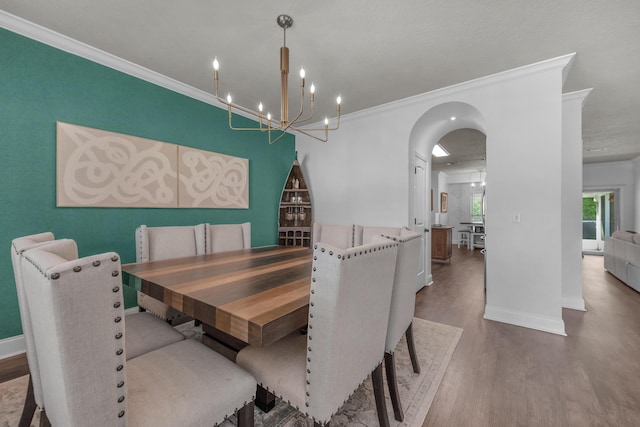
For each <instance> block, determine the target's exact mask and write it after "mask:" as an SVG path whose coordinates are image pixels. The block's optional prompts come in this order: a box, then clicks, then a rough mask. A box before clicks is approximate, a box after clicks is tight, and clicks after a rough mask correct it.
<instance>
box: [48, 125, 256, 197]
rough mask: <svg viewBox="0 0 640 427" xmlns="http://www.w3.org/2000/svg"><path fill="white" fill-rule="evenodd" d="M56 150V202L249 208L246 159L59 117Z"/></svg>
mask: <svg viewBox="0 0 640 427" xmlns="http://www.w3.org/2000/svg"><path fill="white" fill-rule="evenodd" d="M56 149H57V170H56V191H57V205H58V206H60V207H68V206H87V207H136V208H177V207H189V208H192V207H203V208H245V209H246V208H248V207H249V185H248V163H249V161H248V160H247V159H240V158H236V157H232V156H226V155H223V154H218V153H213V152H209V151H204V150H195V149H191V148H187V147H179V146H178V145H175V144H169V143H166V142H159V141H154V140H150V139H145V138H139V137H135V136H130V135H123V134H119V133H114V132H108V131H103V130H99V129H92V128H87V127H83V126H77V125H72V124H69V123H62V122H58V123H57V147H56ZM179 151H180V152H181V153H182V154H181V155H179ZM179 159H181V160H179ZM179 163H180V166H178V164H179Z"/></svg>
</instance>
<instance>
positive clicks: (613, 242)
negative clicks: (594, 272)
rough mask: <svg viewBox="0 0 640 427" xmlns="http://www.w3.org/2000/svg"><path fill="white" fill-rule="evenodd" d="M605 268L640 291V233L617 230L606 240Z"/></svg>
mask: <svg viewBox="0 0 640 427" xmlns="http://www.w3.org/2000/svg"><path fill="white" fill-rule="evenodd" d="M604 268H606V269H607V271H609V273H611V274H613V275H614V276H616V277H617V278H618V279H620V280H622V281H623V282H624V283H626V284H627V285H628V286H630V287H632V288H633V289H635V290H636V291H638V292H640V234H638V233H634V232H630V231H616V232H614V233H613V235H612V236H611V237H607V238H606V239H605V241H604Z"/></svg>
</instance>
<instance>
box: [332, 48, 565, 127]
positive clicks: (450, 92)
mask: <svg viewBox="0 0 640 427" xmlns="http://www.w3.org/2000/svg"><path fill="white" fill-rule="evenodd" d="M575 56H576V53H575V52H573V53H569V54H566V55H562V56H558V57H556V58H551V59H547V60H544V61H540V62H536V63H533V64H529V65H524V66H522V67H518V68H513V69H511V70H507V71H501V72H499V73H496V74H490V75H488V76H484V77H479V78H477V79H473V80H468V81H466V82H462V83H457V84H454V85H451V86H447V87H443V88H441V89H435V90H432V91H431V92H426V93H422V94H419V95H414V96H410V97H408V98H403V99H399V100H397V101H391V102H388V103H386V104H382V105H378V106H375V107H371V108H367V109H365V110H360V111H356V112H354V113H351V114H346V115H344V116H342V117H341V118H340V120H343V121H349V120H355V119H357V118H360V117H362V116H370V115H372V114H378V113H387V112H388V111H390V110H395V109H397V108H406V107H411V106H413V105H416V104H424V103H426V102H428V101H432V100H435V99H439V98H445V97H450V96H454V95H457V94H459V93H460V92H464V91H468V90H472V89H477V88H481V87H485V86H491V85H495V84H499V83H503V82H506V81H510V80H517V79H521V78H525V77H529V76H532V75H536V74H542V73H546V72H549V71H554V70H559V69H561V70H562V73H563V74H562V81H563V83H564V79H565V78H566V75H567V73H568V70H569V68H570V66H571V64H572V63H573V59H574V58H575Z"/></svg>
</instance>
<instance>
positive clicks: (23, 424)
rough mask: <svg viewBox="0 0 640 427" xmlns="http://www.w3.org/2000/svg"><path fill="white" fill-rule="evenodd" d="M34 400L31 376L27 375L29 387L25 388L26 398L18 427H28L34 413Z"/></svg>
mask: <svg viewBox="0 0 640 427" xmlns="http://www.w3.org/2000/svg"><path fill="white" fill-rule="evenodd" d="M36 407H37V405H36V399H35V397H34V395H33V382H32V381H31V375H29V385H28V386H27V396H26V397H25V399H24V407H23V408H22V416H21V417H20V423H19V424H18V426H19V427H29V426H30V425H31V420H32V419H33V414H35V412H36Z"/></svg>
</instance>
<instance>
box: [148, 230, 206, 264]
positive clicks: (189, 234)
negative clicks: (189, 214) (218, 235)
mask: <svg viewBox="0 0 640 427" xmlns="http://www.w3.org/2000/svg"><path fill="white" fill-rule="evenodd" d="M198 246H200V247H203V244H200V245H198V244H197V243H196V227H194V226H192V225H185V226H173V227H147V226H146V225H141V226H140V227H138V228H137V229H136V262H147V261H161V260H163V259H170V258H182V257H187V256H193V255H197V254H198V250H197V248H198Z"/></svg>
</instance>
